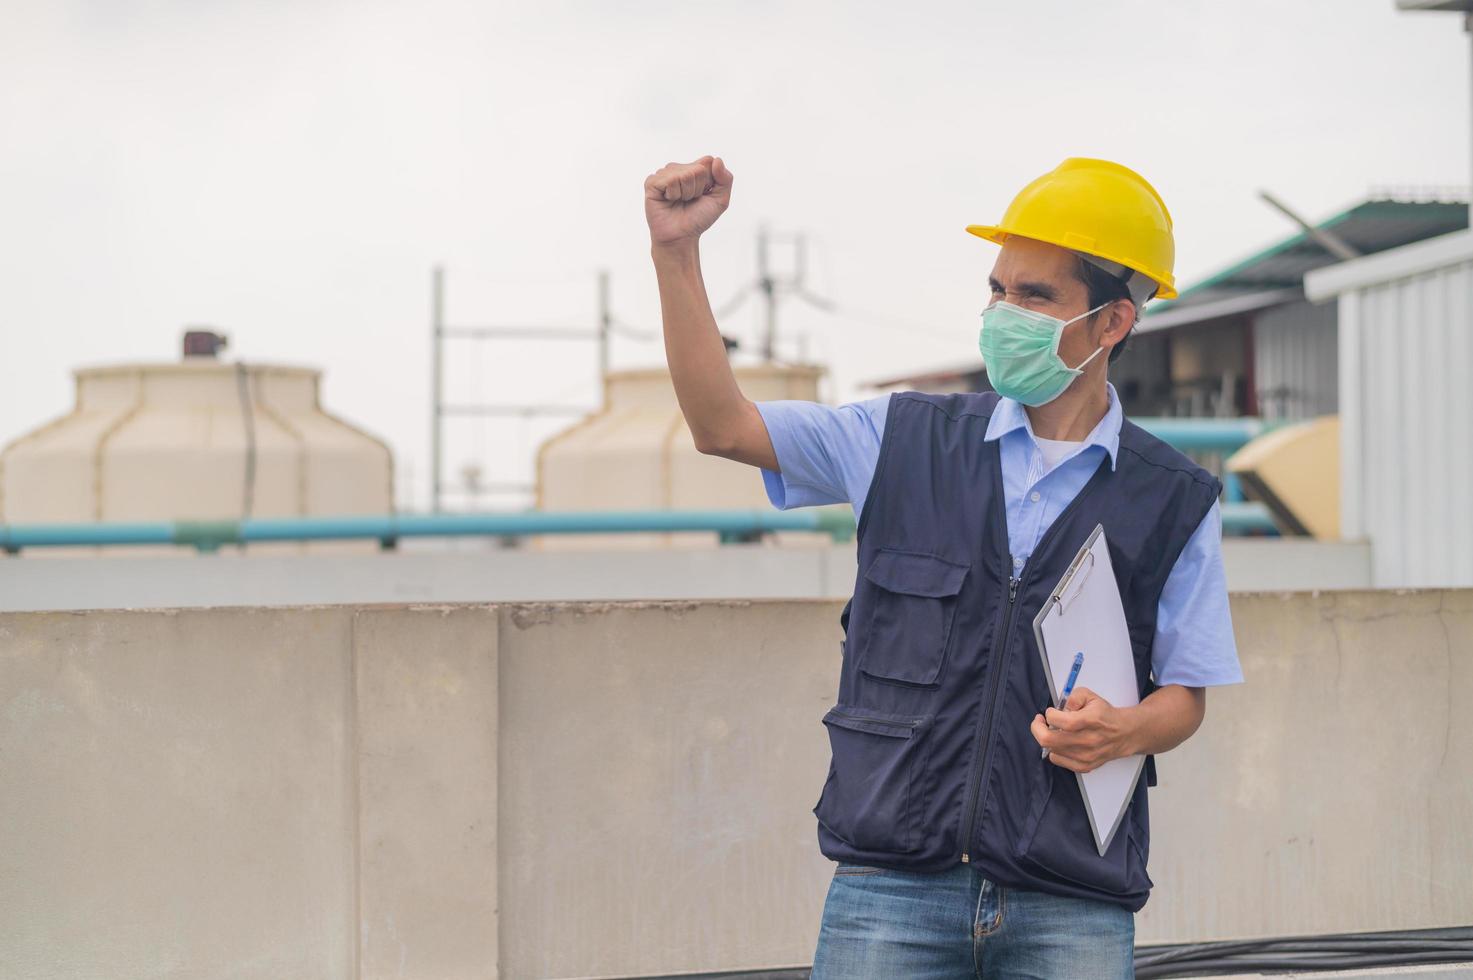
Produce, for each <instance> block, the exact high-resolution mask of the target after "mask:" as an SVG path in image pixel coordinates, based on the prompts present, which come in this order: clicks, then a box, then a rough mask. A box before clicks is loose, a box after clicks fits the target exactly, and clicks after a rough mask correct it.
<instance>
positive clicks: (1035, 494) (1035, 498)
mask: <svg viewBox="0 0 1473 980" xmlns="http://www.w3.org/2000/svg"><path fill="white" fill-rule="evenodd" d="M1038 496H1039V495H1038V491H1037V490H1035V491H1033V492H1032V493H1030V494H1029V495H1028V499H1029V500H1031V501H1033V502H1034V503H1035V504H1036V503H1038Z"/></svg>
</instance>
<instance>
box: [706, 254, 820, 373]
mask: <svg viewBox="0 0 1473 980" xmlns="http://www.w3.org/2000/svg"><path fill="white" fill-rule="evenodd" d="M780 241H781V242H788V243H790V244H792V246H793V270H792V273H791V274H790V275H788V276H786V277H784V278H779V277H778V276H777V275H776V274H775V273H774V272H773V270H772V249H771V246H772V244H773V243H774V242H780ZM807 272H808V236H806V235H804V234H801V233H799V234H793V235H784V236H776V235H773V234H772V233H771V232H770V231H768V229H767V226H766V225H762V226H761V227H759V228H758V229H757V279H756V280H755V281H754V282H752V283H750V284H749V285H748V286H747V287H746V288H745V289H743V290H742V292H740V293H738V294H737V295H736V297H735V298H734V299H733V300H731V301H729V302H728V303H727V304H726V305H725V306H723V307H722V310H721V313H720V314H719V316H725V315H726V314H727V313H730V312H731V311H733V310H735V309H736V308H737V306H739V305H741V300H742V299H743V298H744V297H745V296H746V294H747V293H748V292H751V291H755V292H758V293H761V294H762V298H763V301H764V304H765V309H764V312H763V318H762V319H763V329H762V359H763V360H764V361H769V362H771V361H772V360H774V359H775V358H776V357H777V301H778V297H779V294H791V295H793V296H796V297H798V298H799V299H801V300H803V301H804V302H806V303H808V304H810V305H812V306H816V307H818V308H819V309H821V310H830V309H832V308H833V304H832V303H830V302H829V301H828V300H825V299H821V298H819V297H817V296H814V295H813V294H812V293H810V292H808V290H807V287H806V285H805V282H804V280H805V279H806V277H807Z"/></svg>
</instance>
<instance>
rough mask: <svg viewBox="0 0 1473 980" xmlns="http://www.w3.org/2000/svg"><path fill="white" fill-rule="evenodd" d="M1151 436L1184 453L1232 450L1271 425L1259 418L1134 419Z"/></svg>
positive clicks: (1225, 451) (1246, 442)
mask: <svg viewBox="0 0 1473 980" xmlns="http://www.w3.org/2000/svg"><path fill="white" fill-rule="evenodd" d="M1131 421H1132V422H1134V423H1135V424H1136V425H1138V426H1140V427H1141V428H1143V429H1145V430H1146V431H1147V432H1149V433H1150V434H1151V435H1153V436H1155V437H1156V438H1157V439H1160V440H1162V441H1163V442H1167V443H1170V444H1171V446H1172V447H1174V448H1176V449H1179V450H1181V451H1182V452H1203V453H1232V452H1236V451H1237V450H1239V449H1241V448H1243V446H1245V445H1247V444H1248V443H1249V442H1250V441H1251V440H1253V439H1255V438H1257V437H1258V436H1260V435H1262V434H1263V433H1265V432H1267V431H1268V430H1269V429H1270V428H1271V426H1270V425H1269V424H1267V423H1265V422H1264V421H1263V420H1262V419H1259V418H1251V417H1244V418H1230V419H1193V418H1163V417H1155V418H1132V419H1131Z"/></svg>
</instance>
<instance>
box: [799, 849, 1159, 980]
mask: <svg viewBox="0 0 1473 980" xmlns="http://www.w3.org/2000/svg"><path fill="white" fill-rule="evenodd" d="M1134 959H1135V916H1134V915H1133V914H1132V913H1131V912H1130V911H1129V910H1127V909H1125V908H1123V907H1121V906H1119V905H1111V904H1108V903H1106V902H1093V901H1089V900H1087V899H1081V898H1061V897H1059V896H1057V895H1048V894H1045V893H1043V892H1036V891H1024V890H1022V889H1018V888H1004V887H1002V886H1000V885H997V884H995V883H994V882H992V881H989V880H987V879H986V878H984V877H982V875H981V874H980V873H979V872H978V871H976V870H974V869H973V867H972V865H970V864H958V865H956V866H955V867H953V868H951V869H950V870H948V871H942V872H938V873H935V874H921V873H918V872H913V871H891V870H889V869H888V868H870V867H864V866H861V865H857V864H840V865H839V866H838V867H837V868H836V869H835V871H834V880H833V881H832V882H831V883H830V884H829V892H828V898H827V899H826V900H825V901H824V906H823V921H822V924H821V925H820V927H819V935H818V949H817V951H816V952H815V953H814V958H813V974H812V980H976V978H979V977H980V978H982V980H994V978H997V980H1004V978H1005V980H1024V978H1028V980H1120V978H1130V977H1133V976H1134V975H1135V962H1134Z"/></svg>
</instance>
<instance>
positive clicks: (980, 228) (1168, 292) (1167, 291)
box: [967, 225, 1177, 299]
mask: <svg viewBox="0 0 1473 980" xmlns="http://www.w3.org/2000/svg"><path fill="white" fill-rule="evenodd" d="M967 231H968V232H970V233H971V234H973V235H976V236H977V237H978V238H983V239H986V240H987V241H989V242H992V244H994V245H1001V244H1003V243H1004V242H1006V241H1007V240H1008V236H1009V235H1010V234H1011V233H1010V232H1008V231H1007V230H1005V229H1004V228H1002V227H1000V226H999V225H967ZM1023 237H1025V238H1035V239H1036V240H1037V241H1041V242H1043V243H1044V244H1046V245H1056V246H1058V247H1059V248H1067V249H1069V250H1070V251H1078V248H1077V247H1075V246H1071V245H1065V244H1064V243H1063V242H1051V241H1049V240H1048V239H1046V238H1036V236H1033V235H1025V236H1023ZM1090 254H1091V255H1096V254H1098V255H1099V257H1100V258H1102V259H1107V260H1109V261H1111V262H1118V263H1119V264H1120V265H1123V266H1126V267H1128V268H1134V266H1133V265H1131V263H1130V262H1127V261H1125V260H1124V259H1121V258H1120V257H1119V256H1115V255H1105V254H1102V253H1096V252H1091V253H1090ZM1146 275H1147V277H1149V278H1152V279H1154V281H1155V283H1156V295H1155V296H1153V297H1151V298H1152V299H1176V296H1177V293H1176V287H1175V286H1174V285H1171V284H1170V283H1164V282H1162V281H1161V280H1159V279H1155V277H1153V276H1151V275H1150V273H1146Z"/></svg>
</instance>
